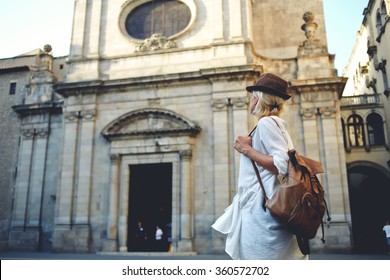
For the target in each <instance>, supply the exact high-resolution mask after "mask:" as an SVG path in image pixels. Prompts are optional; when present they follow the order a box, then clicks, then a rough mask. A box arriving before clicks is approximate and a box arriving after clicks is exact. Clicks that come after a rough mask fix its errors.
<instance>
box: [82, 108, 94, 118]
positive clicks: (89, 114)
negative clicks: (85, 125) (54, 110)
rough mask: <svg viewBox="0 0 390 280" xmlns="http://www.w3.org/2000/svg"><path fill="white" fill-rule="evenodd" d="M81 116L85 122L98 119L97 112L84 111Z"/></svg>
mask: <svg viewBox="0 0 390 280" xmlns="http://www.w3.org/2000/svg"><path fill="white" fill-rule="evenodd" d="M80 116H81V117H82V118H83V120H86V121H92V120H94V119H95V117H96V110H94V109H93V110H83V111H81V112H80Z"/></svg>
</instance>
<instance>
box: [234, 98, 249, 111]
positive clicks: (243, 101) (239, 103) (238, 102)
mask: <svg viewBox="0 0 390 280" xmlns="http://www.w3.org/2000/svg"><path fill="white" fill-rule="evenodd" d="M248 102H249V101H248V97H235V98H231V99H230V104H232V105H233V108H234V109H245V108H246V105H247V104H248Z"/></svg>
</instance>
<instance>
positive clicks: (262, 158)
mask: <svg viewBox="0 0 390 280" xmlns="http://www.w3.org/2000/svg"><path fill="white" fill-rule="evenodd" d="M234 149H236V150H237V151H238V152H239V153H242V154H244V155H245V156H247V157H249V158H250V159H251V160H254V161H255V162H256V163H257V164H259V165H261V166H262V167H264V168H265V169H267V170H268V171H271V172H272V173H274V174H276V175H278V174H279V171H278V169H277V168H276V166H275V165H274V159H273V157H272V156H270V155H266V154H263V153H261V152H259V151H257V150H255V149H254V148H253V147H252V137H250V136H238V137H237V138H236V141H235V142H234Z"/></svg>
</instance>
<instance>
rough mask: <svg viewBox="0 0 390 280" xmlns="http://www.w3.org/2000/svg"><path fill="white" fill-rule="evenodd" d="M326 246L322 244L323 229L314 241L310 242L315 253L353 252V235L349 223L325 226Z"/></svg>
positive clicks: (333, 223) (334, 223) (332, 223)
mask: <svg viewBox="0 0 390 280" xmlns="http://www.w3.org/2000/svg"><path fill="white" fill-rule="evenodd" d="M324 230H325V237H324V238H325V244H322V241H321V237H322V230H321V227H320V228H319V229H318V231H317V235H316V237H315V238H314V239H312V240H310V248H311V249H312V251H313V252H319V251H323V252H332V251H346V252H348V251H351V250H352V233H351V231H350V227H349V224H348V222H346V221H345V222H341V221H340V222H331V223H330V225H329V227H328V225H326V224H324Z"/></svg>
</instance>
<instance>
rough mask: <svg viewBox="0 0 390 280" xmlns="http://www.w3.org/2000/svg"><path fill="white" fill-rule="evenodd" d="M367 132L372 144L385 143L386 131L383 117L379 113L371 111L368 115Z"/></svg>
mask: <svg viewBox="0 0 390 280" xmlns="http://www.w3.org/2000/svg"><path fill="white" fill-rule="evenodd" d="M367 133H368V141H369V142H370V146H383V145H385V133H384V130H383V120H382V117H381V116H380V115H379V114H377V113H371V114H370V115H368V117H367Z"/></svg>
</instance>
